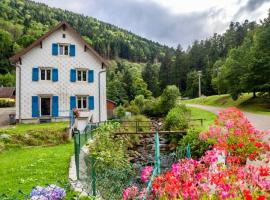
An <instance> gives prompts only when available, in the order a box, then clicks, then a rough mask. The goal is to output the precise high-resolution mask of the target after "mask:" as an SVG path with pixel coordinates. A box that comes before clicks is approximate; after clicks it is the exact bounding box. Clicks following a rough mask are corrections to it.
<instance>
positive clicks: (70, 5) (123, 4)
mask: <svg viewBox="0 0 270 200" xmlns="http://www.w3.org/2000/svg"><path fill="white" fill-rule="evenodd" d="M36 1H39V2H43V3H46V4H48V5H49V6H53V7H58V8H62V9H67V10H71V11H74V12H77V13H82V14H84V15H88V16H92V17H96V18H98V19H100V20H103V21H106V22H109V23H112V24H114V25H117V26H119V27H122V28H124V29H127V30H131V31H132V32H134V33H136V34H139V35H141V36H144V37H146V38H149V39H152V40H155V41H158V42H161V43H164V44H167V45H170V46H174V47H175V46H177V44H178V43H180V44H181V45H182V46H183V47H187V46H188V45H189V44H191V43H192V42H193V41H194V40H195V39H198V40H201V39H204V38H206V37H209V36H211V35H212V34H213V33H215V32H217V33H221V32H223V31H225V29H226V28H227V27H228V25H229V23H230V22H231V21H240V22H241V21H244V20H245V19H249V20H250V21H252V20H258V19H262V18H264V17H266V16H267V13H268V12H267V11H268V8H269V7H270V0H76V1H74V0H57V1H56V0H36Z"/></svg>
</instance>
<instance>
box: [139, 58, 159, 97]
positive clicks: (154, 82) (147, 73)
mask: <svg viewBox="0 0 270 200" xmlns="http://www.w3.org/2000/svg"><path fill="white" fill-rule="evenodd" d="M158 76H159V66H158V65H156V64H151V63H147V65H146V66H145V67H144V68H143V71H142V77H143V80H144V82H146V84H147V88H148V90H150V91H151V92H152V94H153V96H154V97H157V96H159V95H160V88H159V77H158Z"/></svg>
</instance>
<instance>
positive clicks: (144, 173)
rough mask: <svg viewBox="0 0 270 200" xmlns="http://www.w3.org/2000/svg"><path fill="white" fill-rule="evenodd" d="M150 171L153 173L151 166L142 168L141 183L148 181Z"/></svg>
mask: <svg viewBox="0 0 270 200" xmlns="http://www.w3.org/2000/svg"><path fill="white" fill-rule="evenodd" d="M152 171H153V167H152V166H146V167H145V168H143V170H142V175H141V180H142V182H143V183H146V182H147V181H148V180H149V178H150V176H151V173H152Z"/></svg>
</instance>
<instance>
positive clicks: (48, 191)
mask: <svg viewBox="0 0 270 200" xmlns="http://www.w3.org/2000/svg"><path fill="white" fill-rule="evenodd" d="M65 196H66V192H65V190H64V189H62V188H60V187H58V186H56V185H49V186H47V187H40V186H37V187H35V188H33V189H32V191H31V193H30V200H62V199H64V197H65Z"/></svg>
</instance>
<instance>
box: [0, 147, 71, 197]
mask: <svg viewBox="0 0 270 200" xmlns="http://www.w3.org/2000/svg"><path fill="white" fill-rule="evenodd" d="M72 152H73V145H72V143H68V144H64V145H59V146H54V147H46V148H43V147H36V148H29V149H20V150H10V151H3V152H2V153H0V161H1V162H0V180H1V181H0V194H1V193H8V194H9V195H14V194H17V192H18V190H19V189H21V190H22V191H23V192H25V193H29V192H30V191H31V189H32V187H34V186H36V185H41V186H44V185H45V184H53V183H57V181H61V182H63V183H67V180H68V167H69V161H70V156H71V155H72ZM58 185H59V184H58Z"/></svg>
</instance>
